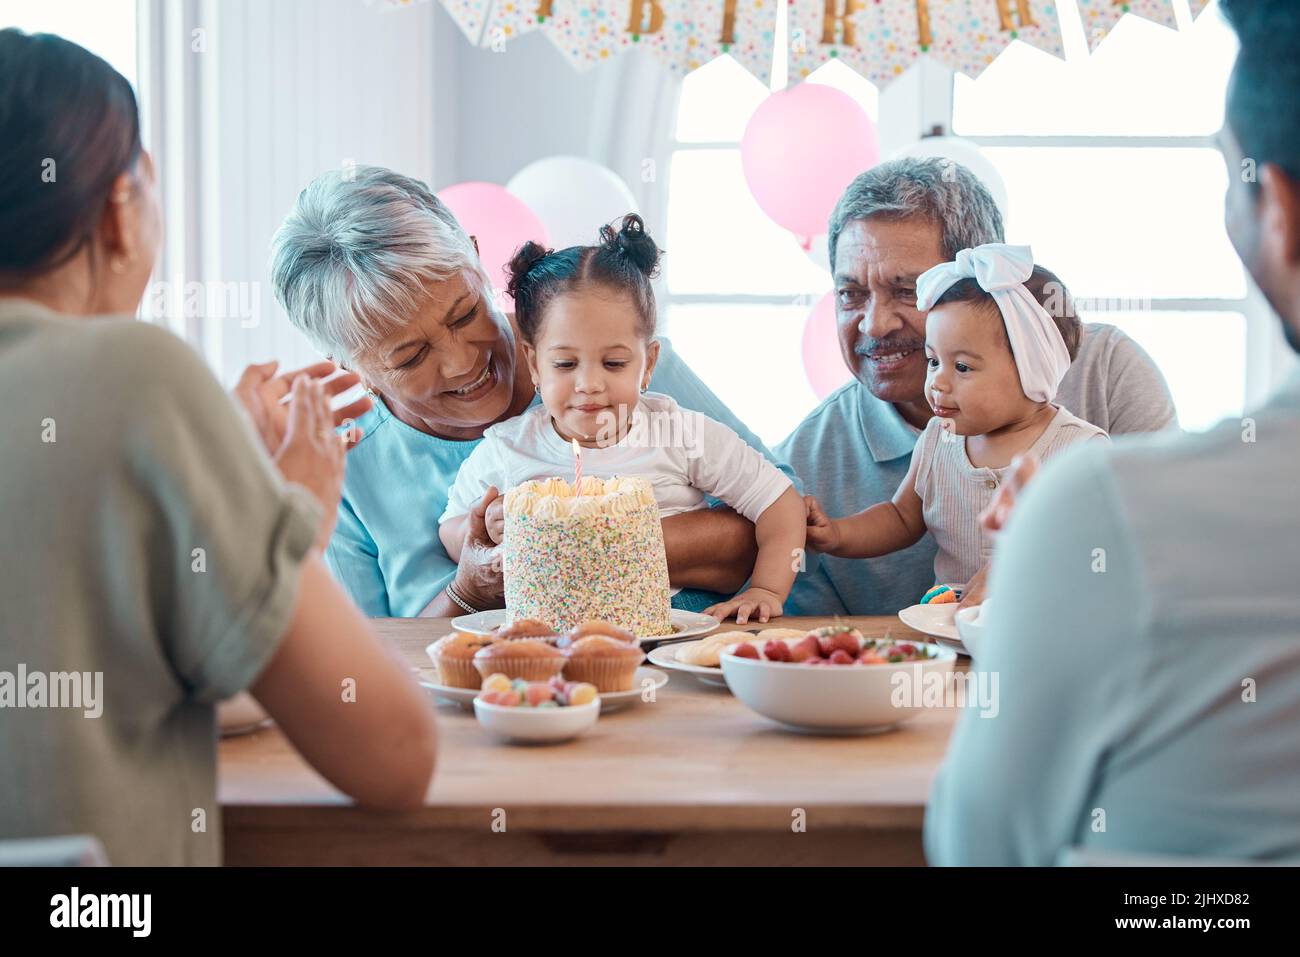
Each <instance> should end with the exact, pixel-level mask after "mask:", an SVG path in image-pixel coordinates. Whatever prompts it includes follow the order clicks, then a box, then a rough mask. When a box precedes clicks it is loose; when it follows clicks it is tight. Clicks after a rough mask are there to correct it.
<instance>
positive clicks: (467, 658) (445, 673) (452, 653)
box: [429, 631, 497, 688]
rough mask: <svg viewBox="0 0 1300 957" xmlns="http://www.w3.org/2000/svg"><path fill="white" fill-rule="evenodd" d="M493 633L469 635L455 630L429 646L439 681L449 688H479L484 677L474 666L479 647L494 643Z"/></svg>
mask: <svg viewBox="0 0 1300 957" xmlns="http://www.w3.org/2000/svg"><path fill="white" fill-rule="evenodd" d="M496 640H497V639H496V638H494V637H492V636H491V635H467V634H465V633H464V632H463V631H453V632H452V633H451V634H450V635H445V636H443V637H442V638H439V639H438V640H437V641H435V642H434V643H433V645H432V646H430V648H429V657H430V658H431V659H433V663H434V665H435V666H436V667H437V669H438V682H439V684H442V685H445V686H447V687H449V688H478V687H479V686H480V685H482V683H483V678H482V676H481V675H479V673H478V671H476V670H475V668H474V655H475V654H476V653H477V652H478V651H479V649H481V648H484V647H486V646H488V645H491V644H494V643H495V642H496Z"/></svg>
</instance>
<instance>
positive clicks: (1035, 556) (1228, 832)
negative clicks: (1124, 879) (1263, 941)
mask: <svg viewBox="0 0 1300 957" xmlns="http://www.w3.org/2000/svg"><path fill="white" fill-rule="evenodd" d="M1298 570H1300V373H1297V374H1295V375H1293V376H1292V377H1291V378H1290V379H1289V380H1288V382H1287V383H1286V384H1285V386H1284V387H1283V388H1282V389H1281V390H1280V391H1279V392H1278V394H1277V395H1276V396H1275V398H1274V399H1273V400H1272V401H1271V402H1269V404H1268V405H1267V406H1265V407H1264V408H1263V409H1261V410H1260V411H1258V412H1256V413H1255V414H1254V415H1252V416H1251V417H1249V418H1247V419H1245V420H1229V421H1225V422H1223V423H1221V424H1220V425H1219V426H1218V427H1216V428H1215V429H1213V430H1212V431H1210V432H1207V433H1205V434H1202V435H1187V436H1178V435H1161V436H1158V437H1151V438H1148V439H1144V440H1135V439H1131V438H1121V439H1119V440H1117V441H1116V442H1115V444H1114V446H1113V447H1112V448H1106V447H1105V446H1104V445H1098V444H1096V443H1088V444H1087V445H1085V446H1083V447H1081V448H1080V449H1079V450H1077V451H1071V452H1069V453H1066V454H1065V455H1064V456H1062V457H1061V458H1060V459H1058V460H1057V461H1056V463H1053V464H1050V465H1048V466H1047V467H1046V468H1045V469H1044V471H1043V474H1042V475H1041V476H1040V477H1039V478H1037V479H1036V480H1035V481H1034V483H1033V484H1032V485H1031V486H1030V487H1029V489H1028V490H1027V492H1026V495H1025V498H1024V501H1023V502H1022V503H1021V504H1020V505H1019V506H1018V507H1017V509H1016V512H1015V514H1014V515H1013V517H1012V520H1011V523H1010V527H1009V528H1008V530H1007V533H1006V540H1005V541H1004V542H1001V543H1000V544H999V551H998V555H997V560H996V561H995V562H994V564H993V573H992V582H991V590H990V598H989V602H990V604H989V615H990V631H989V633H987V634H985V636H984V637H983V638H982V639H981V641H980V644H979V645H978V647H977V649H976V651H977V652H978V654H979V657H978V658H977V659H976V661H975V664H974V668H976V669H978V670H981V671H984V670H987V671H989V672H995V673H997V674H998V676H999V682H998V687H999V692H1000V700H999V702H998V704H999V707H998V708H997V709H996V716H995V717H987V718H984V717H980V715H979V713H978V712H977V711H967V712H966V713H964V714H963V715H962V717H961V719H960V721H959V722H958V725H957V730H956V732H955V734H954V737H953V740H952V744H951V746H950V750H949V753H948V758H947V761H946V762H945V764H944V766H943V768H942V770H941V771H940V774H939V777H938V780H937V781H936V783H935V786H934V790H933V792H932V794H931V796H930V806H929V809H928V811H927V813H926V820H925V844H926V854H927V856H928V858H929V860H930V862H931V863H934V864H1036V865H1042V864H1052V863H1055V862H1056V861H1057V860H1058V858H1059V856H1060V854H1061V852H1062V851H1064V850H1066V849H1067V848H1070V847H1081V848H1083V849H1085V850H1088V851H1095V852H1131V853H1138V854H1145V855H1156V854H1160V855H1182V856H1190V857H1196V858H1200V859H1249V858H1254V859H1265V860H1273V861H1280V860H1290V861H1295V860H1297V859H1300V760H1298V759H1297V743H1298V742H1300V587H1298V586H1297V571H1298ZM989 710H990V712H991V711H992V710H993V709H989Z"/></svg>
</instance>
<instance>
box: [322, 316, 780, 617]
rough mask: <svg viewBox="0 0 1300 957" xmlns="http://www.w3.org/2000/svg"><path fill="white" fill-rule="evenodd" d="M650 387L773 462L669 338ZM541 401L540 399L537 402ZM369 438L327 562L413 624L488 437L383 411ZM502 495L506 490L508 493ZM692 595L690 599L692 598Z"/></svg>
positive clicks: (350, 472)
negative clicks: (449, 516)
mask: <svg viewBox="0 0 1300 957" xmlns="http://www.w3.org/2000/svg"><path fill="white" fill-rule="evenodd" d="M659 341H660V344H661V350H660V353H659V363H658V365H657V366H656V367H655V371H654V375H653V376H652V377H651V379H650V389H651V391H654V392H662V393H665V394H667V395H670V396H672V397H673V398H674V399H676V400H677V402H678V404H679V405H681V406H683V407H685V408H687V409H693V410H695V411H696V412H701V413H703V414H704V415H707V416H708V417H709V418H711V419H716V420H717V421H719V422H721V423H723V424H724V425H727V426H729V427H730V428H731V429H732V430H734V431H735V432H736V433H737V434H738V435H739V436H740V437H741V438H742V439H744V440H745V441H746V442H747V443H748V444H749V445H751V446H753V447H754V448H755V449H757V450H758V451H760V452H762V453H763V455H765V456H766V457H767V458H768V459H769V460H771V461H772V462H774V463H776V464H777V465H778V467H780V468H781V469H782V471H784V472H785V473H786V474H787V475H789V476H790V477H791V478H792V479H793V478H794V473H793V472H792V471H791V470H790V469H789V468H788V467H786V466H784V465H782V464H781V463H780V462H777V460H776V459H775V458H774V457H773V455H772V453H771V452H769V451H768V449H767V447H766V446H764V445H763V443H762V442H761V441H760V440H759V438H758V437H757V436H756V435H754V433H752V432H750V431H749V429H747V428H745V426H744V425H743V424H742V423H741V421H740V420H739V419H737V418H736V417H735V416H734V415H733V414H732V413H731V411H730V410H729V409H728V408H727V407H726V406H725V405H723V403H722V402H721V400H719V399H718V397H717V396H716V395H714V394H713V393H712V392H711V391H710V390H709V388H708V387H707V386H706V385H705V384H704V383H703V382H701V381H700V379H699V378H698V377H697V376H696V375H695V373H694V372H692V371H691V370H690V367H688V366H687V365H686V363H684V362H683V361H682V360H681V359H680V358H678V356H677V355H676V353H674V352H673V349H672V346H671V344H670V343H669V342H668V340H666V339H662V338H661V339H660V340H659ZM537 401H539V399H538V398H536V397H534V399H533V402H534V403H536V402H537ZM357 425H359V426H360V427H361V428H362V429H363V430H364V431H365V436H364V437H363V438H362V440H361V442H360V443H359V444H358V445H357V447H356V448H354V449H353V450H352V451H351V452H349V453H348V460H347V475H346V477H345V479H344V482H343V500H342V501H341V502H340V503H339V518H338V525H337V527H336V528H335V531H334V537H333V538H332V539H331V540H330V545H329V549H328V550H327V552H326V559H327V560H328V562H329V566H330V569H331V570H332V571H333V572H334V576H335V577H336V578H337V579H338V580H339V582H340V583H341V584H342V585H343V587H344V588H346V589H347V591H348V594H350V595H351V596H352V600H353V601H355V602H356V603H357V605H359V606H360V608H361V610H362V611H364V612H365V613H366V614H367V615H369V616H371V617H387V616H393V617H397V618H412V617H415V616H416V615H418V614H419V613H420V612H421V611H423V610H424V608H425V606H427V605H428V604H429V602H431V601H433V599H434V598H436V597H437V595H438V592H439V591H441V590H442V589H443V588H444V587H446V585H447V583H448V582H449V581H450V580H451V578H452V576H453V575H454V574H455V572H456V565H455V563H454V562H453V561H452V560H451V558H450V557H449V556H448V555H447V552H446V550H445V549H444V548H443V547H442V543H441V541H440V540H439V539H438V518H439V517H440V516H441V515H442V513H443V510H444V509H445V508H446V505H447V493H448V491H449V490H450V489H451V486H452V483H453V482H454V481H455V478H456V472H457V471H458V470H459V469H460V465H461V463H462V462H464V461H465V459H467V458H468V457H469V454H470V453H471V452H473V451H474V449H475V447H476V446H477V445H478V444H479V442H481V441H482V440H481V439H471V440H469V441H462V442H456V441H451V440H448V439H440V438H437V437H436V436H432V435H429V434H428V433H426V432H421V431H420V430H418V429H415V428H412V427H411V426H409V425H407V424H406V423H404V422H402V421H401V420H400V419H398V418H397V417H395V416H394V415H392V414H391V413H390V412H389V411H388V410H387V409H386V408H385V407H384V405H383V403H378V402H377V403H376V404H375V408H374V409H372V410H371V411H370V412H368V413H366V414H365V415H364V416H362V417H361V418H360V419H359V420H358V421H357ZM502 491H505V490H504V489H502ZM693 594H694V595H696V596H700V600H699V601H696V602H694V603H692V602H691V597H692V593H691V592H689V591H687V592H683V593H681V595H679V596H678V599H679V600H675V601H674V604H675V605H677V606H678V607H697V608H703V607H705V605H707V604H711V603H712V602H713V601H716V600H718V599H717V596H716V595H707V597H706V596H705V593H698V592H697V593H693ZM683 596H685V598H684V599H683Z"/></svg>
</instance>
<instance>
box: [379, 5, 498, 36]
mask: <svg viewBox="0 0 1300 957" xmlns="http://www.w3.org/2000/svg"><path fill="white" fill-rule="evenodd" d="M390 2H396V3H398V4H401V3H402V2H403V0H390ZM408 2H409V0H408ZM490 4H491V0H442V5H443V7H444V8H446V10H447V12H448V13H449V14H451V18H452V19H453V20H455V21H456V26H458V27H460V32H461V33H463V34H465V36H466V37H467V38H468V39H469V42H470V43H474V44H477V43H478V41H479V37H481V36H482V35H483V26H484V24H486V23H487V13H488V7H489V6H490Z"/></svg>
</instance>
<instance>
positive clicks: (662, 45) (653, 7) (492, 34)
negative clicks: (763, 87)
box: [444, 0, 777, 84]
mask: <svg viewBox="0 0 1300 957" xmlns="http://www.w3.org/2000/svg"><path fill="white" fill-rule="evenodd" d="M444 2H445V3H448V2H467V3H472V2H474V0H444ZM479 2H480V3H483V2H487V0H479ZM776 16H777V0H497V2H496V3H495V4H493V6H492V10H491V13H490V14H489V15H488V17H487V29H486V31H485V32H484V34H483V41H482V42H483V45H484V46H491V47H494V48H497V49H500V48H502V46H503V45H504V44H508V43H509V42H510V41H511V40H513V39H514V38H515V37H518V36H521V35H522V34H525V33H529V32H531V31H533V30H540V31H542V33H544V34H546V36H547V37H548V38H549V39H550V40H551V42H552V43H554V44H555V46H556V47H558V48H559V50H560V52H561V53H563V54H564V56H565V59H567V60H568V61H569V62H570V63H572V64H573V65H574V66H575V67H577V68H578V69H580V70H583V69H587V68H589V67H592V66H595V65H597V64H598V63H601V62H603V61H605V60H608V59H609V58H610V57H612V56H616V55H617V54H619V53H623V52H625V51H627V50H630V49H643V50H646V51H647V52H649V53H650V54H651V55H653V56H655V57H656V58H657V59H659V60H660V61H662V62H663V63H664V64H665V65H667V66H668V68H669V69H670V70H672V71H673V72H677V73H682V74H685V73H689V72H690V71H691V70H694V69H697V68H699V67H701V66H703V65H704V64H706V63H708V62H709V61H711V60H714V59H716V58H717V57H719V56H721V55H722V54H724V53H726V54H729V55H730V56H731V57H732V58H733V59H735V60H736V61H737V62H739V63H740V65H741V66H743V67H745V69H747V70H749V72H750V73H752V74H754V76H756V77H758V79H759V80H760V81H762V82H763V83H764V84H766V83H767V82H768V79H769V77H770V76H771V71H772V54H773V50H774V46H775V42H776Z"/></svg>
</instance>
